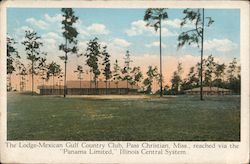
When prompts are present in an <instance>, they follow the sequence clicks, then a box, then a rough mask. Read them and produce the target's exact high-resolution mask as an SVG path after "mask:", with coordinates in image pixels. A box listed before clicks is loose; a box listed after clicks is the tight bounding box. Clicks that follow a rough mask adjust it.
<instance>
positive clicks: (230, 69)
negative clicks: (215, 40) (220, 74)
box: [227, 58, 237, 82]
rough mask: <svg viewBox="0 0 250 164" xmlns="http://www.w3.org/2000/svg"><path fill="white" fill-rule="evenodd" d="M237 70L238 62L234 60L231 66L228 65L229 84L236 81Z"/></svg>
mask: <svg viewBox="0 0 250 164" xmlns="http://www.w3.org/2000/svg"><path fill="white" fill-rule="evenodd" d="M236 68H237V61H236V58H234V59H233V61H232V62H230V63H229V65H228V70H227V73H228V76H227V79H228V81H229V82H230V81H233V80H234V78H235V73H236Z"/></svg>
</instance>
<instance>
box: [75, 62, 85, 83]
mask: <svg viewBox="0 0 250 164" xmlns="http://www.w3.org/2000/svg"><path fill="white" fill-rule="evenodd" d="M74 72H75V73H77V78H78V79H79V80H82V74H83V73H84V71H83V67H82V66H81V65H78V66H77V68H76V70H75V71H74Z"/></svg>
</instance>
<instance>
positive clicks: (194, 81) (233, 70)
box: [164, 55, 241, 95]
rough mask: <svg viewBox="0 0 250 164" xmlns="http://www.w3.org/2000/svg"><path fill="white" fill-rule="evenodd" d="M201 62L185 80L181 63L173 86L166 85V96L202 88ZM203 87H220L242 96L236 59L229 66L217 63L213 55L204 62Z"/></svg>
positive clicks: (173, 76)
mask: <svg viewBox="0 0 250 164" xmlns="http://www.w3.org/2000/svg"><path fill="white" fill-rule="evenodd" d="M200 68H201V67H200V62H198V63H197V64H196V65H195V66H192V67H191V68H190V70H189V72H188V74H187V77H185V78H183V77H182V75H183V68H182V64H181V63H179V64H178V66H177V70H176V71H174V73H173V75H172V78H171V85H170V86H168V85H166V86H165V88H164V93H165V94H173V95H176V94H183V93H184V90H188V89H193V88H197V87H200V80H199V77H200V72H201V71H200ZM203 68H204V71H203V77H204V81H203V85H204V86H205V87H219V88H225V89H230V90H232V91H233V93H234V94H240V88H241V86H240V83H241V75H240V65H238V64H237V61H236V58H234V59H233V60H232V61H231V62H230V63H228V65H226V64H225V63H219V62H215V60H214V57H213V56H212V55H210V56H208V57H207V58H206V59H204V60H203Z"/></svg>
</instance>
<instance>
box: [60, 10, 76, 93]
mask: <svg viewBox="0 0 250 164" xmlns="http://www.w3.org/2000/svg"><path fill="white" fill-rule="evenodd" d="M61 11H62V12H63V20H62V25H63V27H62V29H63V37H64V38H65V43H64V44H61V45H60V46H59V50H62V51H63V52H64V53H65V55H64V56H59V57H60V59H62V60H63V61H64V94H63V96H64V97H66V92H67V76H66V75H67V61H68V53H72V54H75V53H77V40H76V38H77V35H78V32H77V30H76V28H75V27H74V26H73V25H74V23H76V21H77V20H78V17H76V16H75V15H74V11H73V10H72V8H62V10H61Z"/></svg>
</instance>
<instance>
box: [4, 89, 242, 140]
mask: <svg viewBox="0 0 250 164" xmlns="http://www.w3.org/2000/svg"><path fill="white" fill-rule="evenodd" d="M205 99H206V100H205V101H199V97H191V96H178V97H164V98H161V99H159V98H157V97H152V96H151V97H150V96H148V98H135V99H124V98H121V99H109V98H106V99H98V98H87V97H81V98H80V97H70V98H63V97H59V96H57V97H56V96H54V97H53V96H33V97H32V96H30V95H24V94H18V93H8V101H7V106H8V109H7V113H8V114H7V115H8V117H7V119H8V122H7V129H8V130H7V131H8V136H7V137H8V140H79V141H111V140H112V141H113V140H115V141H130V140H133V141H222V140H223V141H239V140H240V97H239V96H219V97H218V96H215V97H205Z"/></svg>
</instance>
